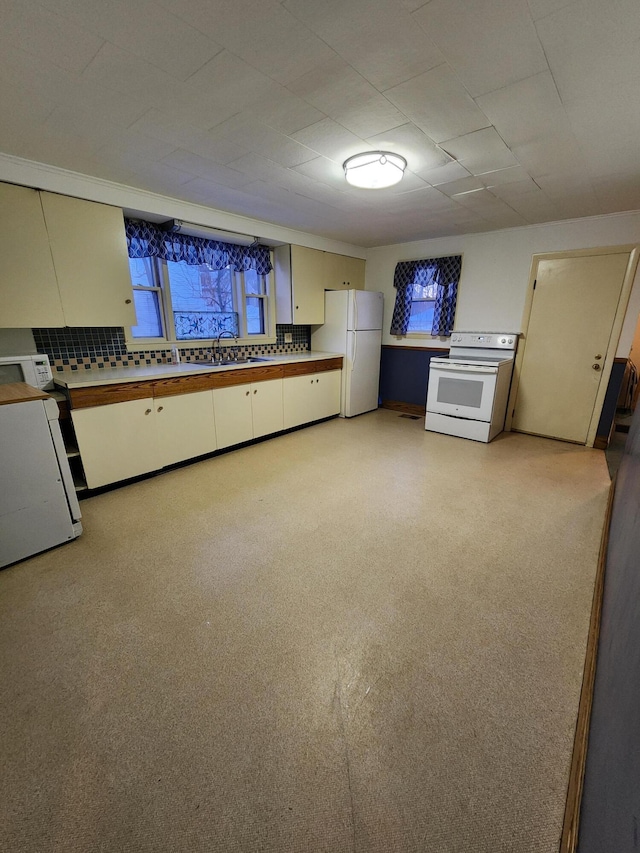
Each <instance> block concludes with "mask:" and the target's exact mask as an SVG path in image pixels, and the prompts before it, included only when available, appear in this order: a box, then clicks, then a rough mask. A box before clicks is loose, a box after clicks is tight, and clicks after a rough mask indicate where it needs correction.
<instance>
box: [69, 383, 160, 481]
mask: <svg viewBox="0 0 640 853" xmlns="http://www.w3.org/2000/svg"><path fill="white" fill-rule="evenodd" d="M153 402H154V401H153V398H151V397H148V398H145V399H143V400H128V401H127V402H125V403H110V404H109V405H107V406H95V407H91V408H88V409H77V410H74V411H72V413H71V417H72V419H73V427H74V429H75V433H76V438H77V440H78V447H79V449H80V455H81V457H82V466H83V468H84V473H85V478H86V481H87V486H88V488H90V489H97V488H98V487H99V486H105V485H107V483H116V482H117V481H118V480H127V479H128V478H129V477H137V476H138V475H139V474H147V473H148V472H149V471H154V470H155V469H156V468H158V467H159V466H158V445H157V438H156V420H155V416H154V410H153Z"/></svg>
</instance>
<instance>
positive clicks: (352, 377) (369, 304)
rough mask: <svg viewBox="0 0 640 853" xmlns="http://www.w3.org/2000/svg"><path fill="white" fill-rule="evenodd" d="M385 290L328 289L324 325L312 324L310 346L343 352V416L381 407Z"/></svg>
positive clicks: (320, 350) (321, 349)
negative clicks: (376, 291)
mask: <svg viewBox="0 0 640 853" xmlns="http://www.w3.org/2000/svg"><path fill="white" fill-rule="evenodd" d="M382 308H383V294H382V293H374V292H372V291H369V290H327V291H325V294H324V325H322V326H312V327H311V350H312V351H314V350H315V351H319V352H339V353H342V354H343V355H344V368H343V371H342V400H341V405H340V416H341V417H343V418H352V417H353V416H354V415H361V414H363V413H364V412H370V411H371V410H372V409H377V408H378V385H379V382H380V349H381V345H382Z"/></svg>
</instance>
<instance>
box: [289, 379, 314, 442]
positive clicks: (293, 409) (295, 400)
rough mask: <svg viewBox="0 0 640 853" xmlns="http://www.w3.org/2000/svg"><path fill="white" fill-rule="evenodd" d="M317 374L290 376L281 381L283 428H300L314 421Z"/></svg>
mask: <svg viewBox="0 0 640 853" xmlns="http://www.w3.org/2000/svg"><path fill="white" fill-rule="evenodd" d="M316 379H317V374H313V375H311V376H290V377H288V378H287V379H284V380H283V388H282V391H283V403H284V428H285V429H290V428H291V427H295V426H300V424H307V423H309V422H310V421H313V420H315V416H314V401H315V399H316V397H315V393H314V385H315V384H316Z"/></svg>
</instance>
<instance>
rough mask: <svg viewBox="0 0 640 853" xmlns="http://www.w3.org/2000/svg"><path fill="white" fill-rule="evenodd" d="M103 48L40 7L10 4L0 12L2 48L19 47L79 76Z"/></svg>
mask: <svg viewBox="0 0 640 853" xmlns="http://www.w3.org/2000/svg"><path fill="white" fill-rule="evenodd" d="M103 44H104V39H102V38H100V37H99V36H96V35H94V34H92V33H90V32H87V31H86V30H84V29H82V28H81V27H79V26H77V25H76V24H74V23H73V22H72V21H69V20H67V19H66V18H65V17H63V16H62V15H58V14H56V13H55V12H51V11H49V10H48V9H45V8H44V7H43V6H41V5H39V4H38V3H20V2H15V1H14V2H12V0H7V2H4V3H3V4H2V7H1V9H0V45H1V46H2V48H3V49H4V48H5V47H8V48H11V47H12V46H14V45H19V46H20V47H21V49H22V50H24V51H25V52H26V53H31V54H34V55H35V56H38V57H39V58H41V59H44V60H49V61H50V62H51V63H52V64H54V65H57V66H59V67H60V68H64V69H65V70H66V71H74V72H80V71H82V69H83V68H85V67H86V66H87V65H88V64H89V62H91V60H92V59H93V57H94V56H95V55H96V53H97V52H98V51H99V50H100V48H101V47H102V45H103Z"/></svg>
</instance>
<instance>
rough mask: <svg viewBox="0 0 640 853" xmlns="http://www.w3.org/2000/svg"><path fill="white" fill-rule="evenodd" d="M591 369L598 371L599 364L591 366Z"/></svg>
mask: <svg viewBox="0 0 640 853" xmlns="http://www.w3.org/2000/svg"><path fill="white" fill-rule="evenodd" d="M592 367H593V369H594V370H600V365H599V364H594V365H592Z"/></svg>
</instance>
